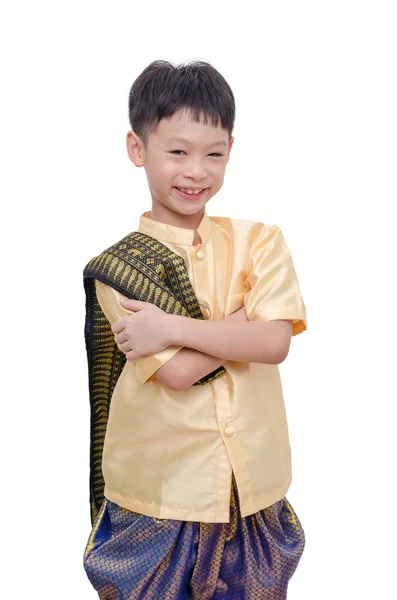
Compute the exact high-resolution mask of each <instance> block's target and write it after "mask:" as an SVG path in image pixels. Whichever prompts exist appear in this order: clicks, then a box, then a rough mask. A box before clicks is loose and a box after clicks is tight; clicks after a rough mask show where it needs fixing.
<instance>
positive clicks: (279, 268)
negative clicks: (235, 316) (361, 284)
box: [244, 223, 307, 336]
mask: <svg viewBox="0 0 397 600" xmlns="http://www.w3.org/2000/svg"><path fill="white" fill-rule="evenodd" d="M250 249H251V264H250V268H249V272H248V275H247V277H246V285H247V286H248V288H249V289H248V292H247V293H246V295H245V298H244V305H245V310H246V314H247V318H248V319H249V320H250V321H272V320H277V319H291V320H292V335H293V336H294V335H298V334H299V333H302V332H303V331H305V330H306V329H307V319H306V307H305V304H304V301H303V299H302V296H301V293H300V287H299V283H298V278H297V275H296V272H295V268H294V264H293V262H292V257H291V254H290V252H289V249H288V247H287V244H286V242H285V239H284V236H283V234H282V232H281V229H280V228H279V227H278V226H277V225H265V224H263V223H257V224H256V225H255V226H254V227H253V228H252V230H251V243H250Z"/></svg>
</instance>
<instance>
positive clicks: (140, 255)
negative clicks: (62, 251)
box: [83, 232, 226, 524]
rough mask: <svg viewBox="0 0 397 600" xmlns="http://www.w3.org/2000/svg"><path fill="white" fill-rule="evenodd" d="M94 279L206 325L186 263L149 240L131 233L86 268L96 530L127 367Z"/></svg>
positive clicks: (203, 381) (204, 381)
mask: <svg viewBox="0 0 397 600" xmlns="http://www.w3.org/2000/svg"><path fill="white" fill-rule="evenodd" d="M95 279H98V280H99V281H102V282H103V283H105V284H106V285H109V286H111V287H113V288H114V289H116V290H117V291H119V292H120V293H121V294H123V295H124V296H126V297H127V298H133V299H135V300H141V301H143V302H151V303H152V304H155V305H156V306H158V307H159V308H161V309H162V310H164V311H165V312H166V313H168V314H174V315H181V316H184V317H190V318H194V319H204V316H203V314H202V312H201V309H200V306H199V304H198V301H197V298H196V295H195V293H194V290H193V287H192V284H191V282H190V280H189V274H188V271H187V269H186V265H185V263H184V260H183V258H182V257H181V256H179V255H178V254H176V253H175V252H172V251H171V250H170V249H169V248H167V247H166V246H164V244H161V243H160V242H159V241H158V240H156V239H154V238H152V237H150V236H148V235H145V234H143V233H140V232H133V233H130V234H128V235H127V236H125V237H124V238H123V239H122V240H120V241H119V242H118V243H116V244H114V245H113V246H110V248H108V249H107V250H105V251H104V252H102V253H101V254H100V255H99V256H95V257H94V258H92V259H91V260H90V261H89V263H88V264H87V265H86V267H85V269H84V272H83V282H84V289H85V293H86V319H85V328H84V334H85V343H86V350H87V359H88V371H89V393H90V405H91V432H90V507H91V522H92V524H93V523H94V521H95V518H96V516H97V514H98V511H99V509H100V507H101V505H102V502H103V499H104V494H103V492H104V486H105V484H104V479H103V474H102V455H103V444H104V440H105V433H106V426H107V422H108V417H109V407H110V401H111V397H112V394H113V390H114V388H115V386H116V383H117V380H118V378H119V376H120V374H121V372H122V370H123V367H124V365H125V362H126V358H125V354H123V353H122V352H121V351H120V350H119V349H118V347H117V345H116V343H115V341H114V334H113V332H112V330H111V326H110V323H109V321H108V320H107V319H106V317H105V315H104V314H103V312H102V309H101V307H100V305H99V302H98V300H97V297H96V293H95V281H94V280H95ZM224 373H226V370H225V368H224V367H219V368H218V369H216V370H214V371H213V372H212V373H209V374H208V375H206V376H204V377H202V378H201V379H199V380H198V381H196V382H195V383H194V384H193V385H205V384H207V383H208V382H210V381H213V380H214V379H216V378H217V377H220V376H221V375H223V374H224Z"/></svg>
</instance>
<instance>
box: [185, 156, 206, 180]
mask: <svg viewBox="0 0 397 600" xmlns="http://www.w3.org/2000/svg"><path fill="white" fill-rule="evenodd" d="M185 177H187V178H191V179H194V180H195V181H200V179H204V178H205V177H207V172H206V170H205V167H204V165H203V163H202V161H201V160H200V159H197V158H196V159H191V160H190V161H189V162H188V163H186V168H185Z"/></svg>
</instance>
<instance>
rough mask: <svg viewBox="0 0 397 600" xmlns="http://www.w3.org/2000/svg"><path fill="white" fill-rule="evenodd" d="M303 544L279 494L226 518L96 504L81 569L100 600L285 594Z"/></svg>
mask: <svg viewBox="0 0 397 600" xmlns="http://www.w3.org/2000/svg"><path fill="white" fill-rule="evenodd" d="M304 546H305V535H304V531H303V528H302V525H301V523H300V521H299V519H298V517H297V515H296V514H295V512H294V510H293V508H292V506H291V505H290V503H289V502H288V500H287V498H283V499H282V500H279V501H278V502H276V503H275V504H273V505H272V506H269V507H267V508H265V509H263V510H261V511H259V512H257V513H255V514H254V515H250V516H248V517H244V518H241V516H240V509H239V499H238V491H237V486H236V482H235V479H234V477H233V480H232V489H231V500H230V522H229V523H198V522H195V521H174V520H166V519H164V520H160V519H155V518H153V517H147V516H144V515H140V514H138V513H134V512H131V511H128V510H127V509H125V508H123V507H120V506H118V505H117V504H115V503H113V502H111V501H109V500H108V499H107V498H105V499H104V502H103V504H102V506H101V509H100V511H99V513H98V516H97V519H96V521H95V524H94V527H93V529H92V532H91V535H90V538H89V540H88V543H87V546H86V549H85V553H84V568H85V570H86V573H87V576H88V578H89V580H90V582H91V584H92V585H93V587H94V589H95V590H96V591H97V592H98V594H99V598H100V599H101V600H188V599H190V600H210V599H214V600H221V599H222V600H254V599H255V600H257V599H258V600H259V599H263V600H285V599H286V598H287V588H288V583H289V580H290V579H291V577H292V575H293V573H294V572H295V570H296V567H297V565H298V562H299V560H300V558H301V555H302V553H303V550H304Z"/></svg>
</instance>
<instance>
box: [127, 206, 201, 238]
mask: <svg viewBox="0 0 397 600" xmlns="http://www.w3.org/2000/svg"><path fill="white" fill-rule="evenodd" d="M149 215H150V211H146V212H144V213H143V214H142V215H141V216H140V219H139V227H138V231H139V232H140V233H145V234H146V235H150V236H151V237H153V238H155V239H156V240H158V241H159V242H171V243H173V244H181V245H184V246H192V245H193V239H194V229H184V228H183V227H176V226H175V225H168V224H167V223H161V222H160V221H154V220H153V219H151V218H150V217H149ZM212 227H213V225H212V221H211V219H210V218H209V216H208V215H207V213H206V211H204V214H203V217H202V219H201V221H200V225H199V226H198V227H197V233H198V234H199V236H200V238H201V242H202V244H203V246H204V244H205V243H206V242H207V240H208V239H209V237H210V235H211V233H212Z"/></svg>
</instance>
